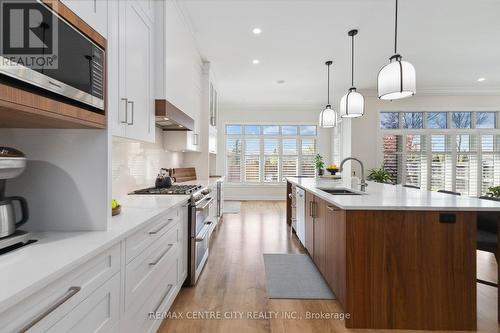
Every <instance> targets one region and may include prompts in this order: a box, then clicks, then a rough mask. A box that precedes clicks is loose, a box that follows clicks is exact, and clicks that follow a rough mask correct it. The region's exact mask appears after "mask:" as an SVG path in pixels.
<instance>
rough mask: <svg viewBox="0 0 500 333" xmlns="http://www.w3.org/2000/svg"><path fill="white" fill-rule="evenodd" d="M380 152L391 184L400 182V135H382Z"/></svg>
mask: <svg viewBox="0 0 500 333" xmlns="http://www.w3.org/2000/svg"><path fill="white" fill-rule="evenodd" d="M382 151H383V154H384V168H385V169H386V170H387V171H388V172H389V174H390V175H391V181H392V182H393V183H395V184H396V183H400V182H401V170H402V163H401V152H402V137H401V135H384V137H383V139H382Z"/></svg>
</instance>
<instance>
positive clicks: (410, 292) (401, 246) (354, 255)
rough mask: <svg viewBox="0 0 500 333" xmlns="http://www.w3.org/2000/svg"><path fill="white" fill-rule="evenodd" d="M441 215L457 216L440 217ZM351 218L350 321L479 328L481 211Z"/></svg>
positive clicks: (385, 213) (389, 326)
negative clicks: (478, 233) (478, 228)
mask: <svg viewBox="0 0 500 333" xmlns="http://www.w3.org/2000/svg"><path fill="white" fill-rule="evenodd" d="M440 214H447V215H452V216H454V217H455V222H454V223H440ZM346 219H347V220H346V223H347V224H346V227H347V229H346V232H347V243H346V245H347V247H346V251H347V291H348V293H347V299H346V309H345V310H346V311H347V312H349V313H350V314H351V319H350V320H348V321H347V322H346V326H347V327H349V328H387V329H420V330H431V329H432V330H475V329H476V320H477V318H476V317H477V308H476V307H477V305H476V283H475V279H476V276H475V274H476V258H475V254H476V251H475V249H476V213H475V212H435V211H348V212H347V217H346ZM448 221H449V220H448Z"/></svg>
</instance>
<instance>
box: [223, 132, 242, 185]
mask: <svg viewBox="0 0 500 333" xmlns="http://www.w3.org/2000/svg"><path fill="white" fill-rule="evenodd" d="M226 156H227V159H226V177H227V181H228V182H230V183H240V182H241V181H242V178H241V138H240V137H228V138H227V140H226Z"/></svg>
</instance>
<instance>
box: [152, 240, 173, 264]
mask: <svg viewBox="0 0 500 333" xmlns="http://www.w3.org/2000/svg"><path fill="white" fill-rule="evenodd" d="M172 246H174V244H168V248H167V249H166V250H165V252H163V253H162V254H161V256H159V257H158V259H156V260H155V261H153V262H150V263H149V266H155V265H157V264H158V263H159V262H160V261H161V260H162V259H163V257H164V256H165V255H166V254H167V252H168V251H170V249H171V248H172Z"/></svg>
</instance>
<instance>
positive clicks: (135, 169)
mask: <svg viewBox="0 0 500 333" xmlns="http://www.w3.org/2000/svg"><path fill="white" fill-rule="evenodd" d="M112 156H113V158H112V185H111V186H112V189H113V192H112V193H113V198H120V197H122V196H124V195H126V194H127V193H130V192H131V191H133V190H138V189H141V188H145V187H151V186H154V184H155V179H156V176H157V175H158V172H159V170H160V168H178V167H181V166H182V164H183V154H182V153H176V152H169V151H167V150H165V149H164V148H163V139H162V131H161V130H160V129H158V128H157V129H156V143H146V142H142V141H134V140H127V139H121V138H113V143H112Z"/></svg>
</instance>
